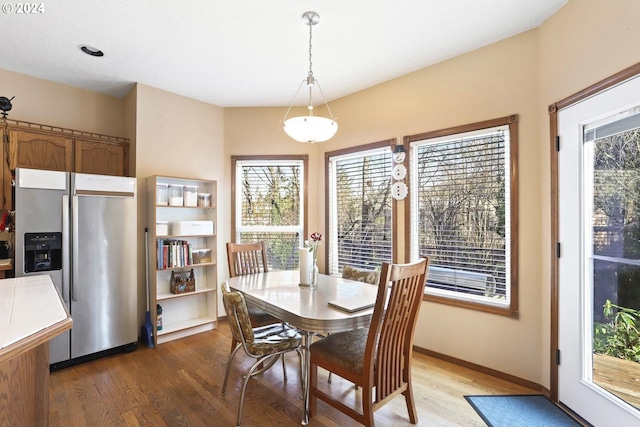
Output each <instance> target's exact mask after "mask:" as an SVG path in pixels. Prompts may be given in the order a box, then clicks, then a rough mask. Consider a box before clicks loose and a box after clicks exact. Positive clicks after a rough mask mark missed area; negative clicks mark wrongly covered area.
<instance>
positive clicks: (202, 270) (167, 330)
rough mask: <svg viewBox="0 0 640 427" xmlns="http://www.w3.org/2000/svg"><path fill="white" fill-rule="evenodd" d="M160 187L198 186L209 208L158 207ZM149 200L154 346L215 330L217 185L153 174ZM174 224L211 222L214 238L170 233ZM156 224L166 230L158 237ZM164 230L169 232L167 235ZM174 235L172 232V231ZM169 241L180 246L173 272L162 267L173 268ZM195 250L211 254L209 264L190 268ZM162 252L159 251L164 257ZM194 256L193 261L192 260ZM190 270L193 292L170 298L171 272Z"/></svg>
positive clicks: (148, 191)
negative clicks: (158, 320)
mask: <svg viewBox="0 0 640 427" xmlns="http://www.w3.org/2000/svg"><path fill="white" fill-rule="evenodd" d="M159 185H160V186H159ZM163 186H164V188H165V189H166V188H167V186H169V188H171V186H178V187H180V186H183V188H187V187H191V188H193V187H197V192H198V193H208V194H211V197H210V202H211V206H169V205H163V204H162V203H160V202H159V200H162V199H159V198H158V197H162V195H161V194H160V195H159V194H158V193H157V191H156V189H157V188H162V187H163ZM147 196H148V199H147V202H148V206H149V207H150V208H149V210H148V211H149V213H148V225H149V237H148V238H149V287H150V293H151V307H150V311H151V315H152V318H153V319H156V316H157V306H158V305H161V306H162V326H163V327H162V329H161V330H158V329H157V325H155V324H154V339H155V341H156V344H161V343H163V342H167V341H171V340H173V339H177V338H182V337H185V336H188V335H192V334H196V333H200V332H204V331H207V330H211V329H215V327H216V321H217V318H218V315H217V289H218V284H217V253H216V251H217V249H216V247H217V245H216V240H217V236H216V234H215V225H216V220H217V218H216V215H217V207H216V200H217V197H216V196H217V183H216V181H211V180H205V179H195V178H194V179H192V178H178V177H169V176H161V175H154V176H150V177H149V178H147ZM166 197H167V196H166V195H165V196H164V201H166ZM185 201H186V198H185ZM178 221H182V222H184V221H212V222H213V225H214V233H213V234H211V233H208V234H188V232H187V233H179V234H178V233H173V234H172V233H171V231H170V226H171V224H172V223H176V222H178ZM158 224H163V227H164V231H163V232H162V233H161V234H156V232H157V231H159V230H158V228H159V226H158ZM167 224H168V225H167ZM167 228H169V231H168V232H167ZM174 231H176V230H175V229H174ZM180 231H186V230H180ZM189 231H191V230H189ZM196 231H200V230H196ZM203 231H204V230H203ZM161 241H162V242H161ZM169 241H174V242H176V241H180V242H181V243H180V244H178V243H173V245H175V246H176V248H175V250H174V252H172V254H171V257H172V258H171V260H172V261H171V262H174V263H175V264H174V265H176V266H174V267H164V266H165V265H171V264H170V263H169V262H168V261H169V258H168V255H167V248H168V247H170V246H171V245H172V244H171V243H169ZM165 243H166V246H165ZM159 248H161V249H159ZM196 250H210V251H211V261H210V262H201V263H197V264H189V262H193V260H191V258H192V257H195V254H196V252H195V251H196ZM160 251H163V252H162V254H161V252H160ZM192 251H193V256H192V255H191V253H192ZM206 254H207V260H208V258H209V257H208V251H206ZM183 264H186V265H183ZM177 265H179V266H177ZM191 269H193V272H194V277H195V282H196V285H195V287H196V289H195V291H193V292H185V293H182V294H172V293H170V292H169V281H170V277H171V272H172V271H175V272H176V273H177V272H181V273H183V272H185V271H189V270H191ZM153 323H156V322H153Z"/></svg>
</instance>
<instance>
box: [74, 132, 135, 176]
mask: <svg viewBox="0 0 640 427" xmlns="http://www.w3.org/2000/svg"><path fill="white" fill-rule="evenodd" d="M127 161H128V160H127V147H126V146H125V145H118V144H112V143H106V142H99V141H87V140H82V139H76V140H75V165H74V171H75V172H81V173H96V174H100V175H116V176H127V167H126V166H127V165H126V163H125V162H127Z"/></svg>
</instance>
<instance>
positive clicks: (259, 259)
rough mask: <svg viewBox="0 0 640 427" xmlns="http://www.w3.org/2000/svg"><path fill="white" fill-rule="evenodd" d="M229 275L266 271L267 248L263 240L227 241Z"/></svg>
mask: <svg viewBox="0 0 640 427" xmlns="http://www.w3.org/2000/svg"><path fill="white" fill-rule="evenodd" d="M227 261H228V263H229V277H236V276H244V275H245V274H256V273H266V272H268V271H269V267H268V266H267V249H266V245H265V243H264V242H263V241H259V242H254V243H230V242H229V243H227Z"/></svg>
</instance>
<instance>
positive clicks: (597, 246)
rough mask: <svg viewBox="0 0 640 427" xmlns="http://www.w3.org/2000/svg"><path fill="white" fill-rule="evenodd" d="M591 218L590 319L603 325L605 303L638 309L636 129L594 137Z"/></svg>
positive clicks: (639, 133)
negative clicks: (591, 269)
mask: <svg viewBox="0 0 640 427" xmlns="http://www.w3.org/2000/svg"><path fill="white" fill-rule="evenodd" d="M592 221H593V255H594V262H593V269H594V271H593V274H594V282H593V286H594V317H595V319H596V320H597V321H602V322H603V323H606V322H607V321H608V320H609V319H608V317H607V314H606V313H604V318H603V313H602V311H601V308H602V307H603V306H604V307H605V308H606V307H608V305H607V304H609V303H610V302H612V305H611V306H612V307H626V308H625V310H640V266H638V264H637V260H638V259H640V129H633V130H630V131H626V132H620V133H616V134H614V135H610V136H606V137H603V138H598V139H596V140H595V142H594V153H593V220H592ZM605 311H606V310H605ZM622 313H627V312H626V311H623V312H622ZM621 316H622V317H625V318H626V314H625V315H622V314H620V315H619V316H618V317H621Z"/></svg>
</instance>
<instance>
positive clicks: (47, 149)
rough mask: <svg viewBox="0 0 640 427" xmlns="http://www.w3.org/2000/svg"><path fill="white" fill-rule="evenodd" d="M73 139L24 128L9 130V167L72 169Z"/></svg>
mask: <svg viewBox="0 0 640 427" xmlns="http://www.w3.org/2000/svg"><path fill="white" fill-rule="evenodd" d="M72 150H73V140H72V139H70V138H65V137H64V136H56V135H48V134H46V133H38V132H31V131H26V130H10V131H9V168H10V169H11V170H14V169H15V168H31V169H48V170H55V171H66V172H70V171H72V170H73V162H72V158H73V151H72Z"/></svg>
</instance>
